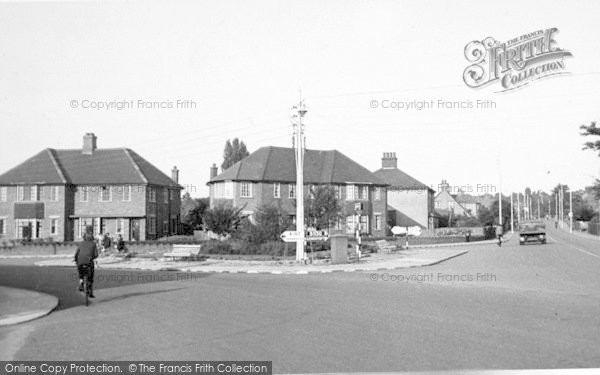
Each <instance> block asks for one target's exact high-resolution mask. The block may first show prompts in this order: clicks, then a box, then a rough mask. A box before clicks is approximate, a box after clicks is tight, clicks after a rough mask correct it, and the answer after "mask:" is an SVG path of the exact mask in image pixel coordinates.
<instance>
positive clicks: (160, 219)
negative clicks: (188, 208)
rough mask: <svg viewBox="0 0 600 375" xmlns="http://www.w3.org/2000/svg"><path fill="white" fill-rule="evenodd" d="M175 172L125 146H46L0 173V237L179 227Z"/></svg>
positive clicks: (86, 142)
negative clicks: (162, 169) (156, 164)
mask: <svg viewBox="0 0 600 375" xmlns="http://www.w3.org/2000/svg"><path fill="white" fill-rule="evenodd" d="M178 178H179V171H178V170H177V168H173V170H172V175H171V177H169V176H167V175H165V174H164V173H163V172H161V171H160V170H159V169H158V168H156V167H155V166H154V165H152V164H151V163H150V162H148V161H147V160H145V159H144V158H143V157H141V156H140V155H138V154H137V153H135V152H134V151H133V150H131V149H128V148H112V149H99V148H97V137H96V136H95V135H94V134H93V133H88V134H86V135H85V136H84V137H83V146H82V147H81V148H79V149H67V150H57V149H52V148H47V149H45V150H43V151H41V152H39V153H38V154H36V155H34V156H32V157H31V158H29V159H27V160H25V161H24V162H23V163H21V164H19V165H18V166H16V167H14V168H12V169H11V170H9V171H7V172H5V173H4V174H2V175H0V239H42V238H43V239H46V238H51V239H52V240H54V241H74V240H75V241H76V240H81V238H82V236H83V234H84V233H85V231H86V230H87V229H88V228H91V229H92V230H93V232H94V234H98V233H106V232H110V233H111V234H113V235H114V234H116V233H120V234H122V235H123V237H124V239H126V240H136V241H143V240H147V239H156V238H159V237H162V236H166V235H170V234H175V233H177V232H178V228H179V226H180V224H179V222H180V217H179V211H180V206H181V201H180V191H181V189H182V187H181V186H180V185H179V184H178Z"/></svg>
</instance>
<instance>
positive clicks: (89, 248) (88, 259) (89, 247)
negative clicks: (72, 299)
mask: <svg viewBox="0 0 600 375" xmlns="http://www.w3.org/2000/svg"><path fill="white" fill-rule="evenodd" d="M96 258H98V248H97V247H96V243H95V242H94V235H93V234H91V233H86V234H85V235H84V237H83V242H82V243H81V244H80V245H79V246H78V247H77V252H75V263H76V264H77V272H78V274H79V291H80V292H83V277H84V276H85V275H86V274H87V276H88V278H87V281H88V282H87V284H88V295H89V297H90V298H96V297H95V296H94V292H93V290H94V259H96Z"/></svg>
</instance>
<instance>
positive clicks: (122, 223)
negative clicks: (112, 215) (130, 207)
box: [117, 219, 125, 234]
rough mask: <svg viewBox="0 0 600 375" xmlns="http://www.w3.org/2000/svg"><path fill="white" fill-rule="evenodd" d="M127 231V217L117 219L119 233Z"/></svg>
mask: <svg viewBox="0 0 600 375" xmlns="http://www.w3.org/2000/svg"><path fill="white" fill-rule="evenodd" d="M124 232H125V219H117V234H119V233H120V234H123V233H124Z"/></svg>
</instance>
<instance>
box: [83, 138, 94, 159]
mask: <svg viewBox="0 0 600 375" xmlns="http://www.w3.org/2000/svg"><path fill="white" fill-rule="evenodd" d="M95 150H96V135H95V134H94V133H86V134H85V135H84V136H83V149H82V153H83V154H85V155H92V154H93V153H94V151H95Z"/></svg>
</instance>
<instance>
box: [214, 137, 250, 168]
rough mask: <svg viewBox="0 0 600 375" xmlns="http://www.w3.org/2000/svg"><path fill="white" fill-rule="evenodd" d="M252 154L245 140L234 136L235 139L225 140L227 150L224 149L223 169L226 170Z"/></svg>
mask: <svg viewBox="0 0 600 375" xmlns="http://www.w3.org/2000/svg"><path fill="white" fill-rule="evenodd" d="M248 155H250V153H249V152H248V149H247V148H246V145H245V144H244V141H240V140H239V139H237V138H234V139H233V141H230V140H229V139H228V140H227V142H225V150H224V151H223V163H222V164H221V169H222V170H225V169H227V168H229V167H231V166H232V165H234V164H235V163H237V162H238V161H240V160H242V159H243V158H245V157H246V156H248Z"/></svg>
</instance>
